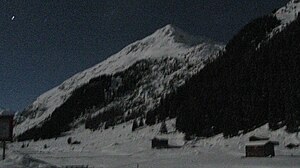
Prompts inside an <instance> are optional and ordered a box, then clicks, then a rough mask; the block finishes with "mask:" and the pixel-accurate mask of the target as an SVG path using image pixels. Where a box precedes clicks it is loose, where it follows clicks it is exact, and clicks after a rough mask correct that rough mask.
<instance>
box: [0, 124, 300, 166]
mask: <svg viewBox="0 0 300 168" xmlns="http://www.w3.org/2000/svg"><path fill="white" fill-rule="evenodd" d="M167 125H168V129H169V132H171V133H169V134H167V135H159V133H158V130H159V125H156V126H153V127H145V128H142V129H140V130H137V131H135V132H131V123H126V124H122V125H119V126H116V127H115V128H114V129H112V128H110V129H108V130H102V131H100V130H99V131H95V132H92V131H89V130H85V129H84V128H82V127H80V128H78V129H77V130H75V131H72V132H69V133H68V134H67V135H65V136H63V137H59V138H57V139H50V140H43V141H37V142H24V143H23V142H20V143H13V144H10V145H9V150H10V152H9V153H8V159H7V160H6V161H0V168H18V167H20V168H25V167H30V168H31V167H32V168H33V167H40V168H42V167H45V168H47V167H54V166H56V167H62V166H66V165H89V167H94V168H136V167H139V168H196V167H197V168H199V167H200V168H296V167H297V168H298V167H299V166H300V150H299V149H292V150H289V149H286V148H285V147H284V145H286V144H287V143H299V138H298V135H296V134H287V133H286V132H284V130H283V129H280V130H278V131H274V132H270V131H268V129H267V126H263V127H261V128H259V129H257V130H255V131H253V132H251V133H249V134H246V135H241V136H239V137H234V138H231V139H224V138H223V137H222V135H218V136H215V137H212V138H208V139H199V140H197V141H190V142H187V143H184V141H183V134H181V133H178V132H175V131H174V127H173V125H174V121H173V120H172V121H169V122H168V123H167ZM254 134H255V135H264V136H269V137H271V139H272V140H278V141H279V142H280V145H279V146H277V147H276V148H275V153H276V156H275V157H271V158H245V157H244V156H245V151H244V148H245V143H246V142H247V139H248V138H249V136H251V135H254ZM154 136H159V137H164V138H168V139H169V140H170V144H171V145H174V146H181V148H168V149H151V139H152V138H153V137H154ZM69 137H72V140H73V141H75V140H77V141H80V142H81V143H80V144H78V145H69V144H68V143H67V139H68V138H69ZM23 144H24V145H25V148H21V146H22V145H23ZM27 145H29V146H28V147H26V146H27ZM46 146H47V147H46ZM12 150H13V151H14V152H13V153H12V152H11V151H12ZM33 158H34V159H33ZM14 164H15V165H17V166H12V165H14Z"/></svg>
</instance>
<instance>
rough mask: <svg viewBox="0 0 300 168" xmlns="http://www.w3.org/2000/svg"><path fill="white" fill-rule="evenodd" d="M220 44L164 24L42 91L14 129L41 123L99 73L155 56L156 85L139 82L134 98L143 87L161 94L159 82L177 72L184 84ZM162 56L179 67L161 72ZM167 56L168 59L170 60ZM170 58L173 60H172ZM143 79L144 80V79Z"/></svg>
mask: <svg viewBox="0 0 300 168" xmlns="http://www.w3.org/2000/svg"><path fill="white" fill-rule="evenodd" d="M222 48H223V46H222V45H218V44H215V43H213V42H209V41H206V40H203V39H199V38H195V37H192V36H190V35H188V34H187V33H184V32H183V31H182V30H180V29H179V28H176V27H173V26H171V25H167V26H165V27H163V28H161V29H159V30H157V31H156V32H155V33H153V34H152V35H150V36H148V37H146V38H144V39H142V40H140V41H137V42H134V43H132V44H130V45H129V46H127V47H125V48H124V49H122V50H121V51H120V52H118V53H116V54H115V55H112V56H111V57H109V58H108V59H107V60H105V61H103V62H101V63H100V64H97V65H95V66H94V67H92V68H89V69H87V70H85V71H83V72H80V73H78V74H76V75H74V76H73V77H71V78H70V79H68V80H66V81H65V82H63V83H62V84H61V85H59V86H58V87H56V88H53V89H51V90H49V91H48V92H46V93H44V94H42V95H41V96H40V97H38V98H37V100H36V101H35V102H33V104H32V105H30V106H29V107H28V108H27V109H25V110H24V112H23V113H21V114H20V116H19V118H21V121H19V124H18V125H17V126H16V127H15V133H16V135H20V134H22V133H24V132H25V131H27V130H29V129H31V128H33V127H36V126H37V127H41V126H42V125H43V122H44V121H45V119H47V118H48V119H49V117H51V114H52V113H53V111H55V109H57V108H59V107H60V106H61V105H62V104H64V102H66V101H67V100H68V98H69V97H70V96H71V95H72V93H73V92H74V90H76V89H77V88H80V87H81V86H83V85H85V84H87V83H88V82H89V81H90V80H91V79H94V78H96V77H99V76H102V75H115V74H117V73H120V72H124V71H126V70H127V69H128V68H130V67H131V66H133V65H135V64H137V63H138V62H139V61H143V60H149V61H152V62H153V60H154V63H158V64H159V66H158V67H155V66H153V67H152V72H154V73H155V74H154V73H150V75H148V76H151V75H152V77H151V78H150V77H149V79H151V80H154V81H152V83H153V85H151V86H156V87H155V89H153V88H151V86H150V88H147V87H145V86H140V88H137V90H139V91H138V92H137V90H135V94H137V95H136V97H135V98H137V97H140V93H142V92H143V91H144V90H143V89H150V90H152V91H153V92H155V93H156V94H158V95H159V96H160V94H162V93H163V92H164V89H165V88H164V86H163V85H161V84H162V83H165V84H168V86H169V85H173V84H172V83H173V82H174V81H173V80H172V79H174V77H175V76H179V77H182V79H179V80H178V81H175V82H174V83H176V84H177V85H178V86H179V85H181V84H183V83H184V79H186V78H187V77H189V76H190V75H192V74H194V73H196V72H198V71H199V70H200V69H202V68H203V66H204V62H205V61H208V60H209V59H213V58H214V57H216V55H217V53H218V52H219V51H220V50H221V49H222ZM164 59H167V64H172V65H174V64H176V62H179V65H180V70H178V71H176V72H174V73H172V74H169V75H166V74H164V72H163V71H161V70H165V69H166V68H163V67H164V63H165V62H164V61H163V60H164ZM155 60H157V62H155ZM168 60H170V61H171V63H170V62H169V61H168ZM172 61H173V62H175V63H172ZM157 78H159V79H157ZM114 81H115V83H117V84H116V85H120V83H122V79H121V80H120V79H115V80H114ZM156 82H157V83H156ZM144 83H145V84H147V82H145V81H144ZM111 87H114V86H111ZM115 87H118V86H115ZM170 89H171V88H170ZM157 90H159V91H157ZM136 92H137V93H136ZM146 92H147V91H144V93H145V94H147V93H146ZM144 97H147V96H144ZM156 97H157V95H156ZM127 98H128V97H127ZM150 99H151V97H150ZM124 100H126V98H124ZM155 102H159V99H156V100H155ZM123 103H124V102H123ZM149 104H151V102H149Z"/></svg>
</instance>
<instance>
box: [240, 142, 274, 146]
mask: <svg viewBox="0 0 300 168" xmlns="http://www.w3.org/2000/svg"><path fill="white" fill-rule="evenodd" d="M267 143H271V142H270V141H250V142H248V143H246V146H264V145H266V144H267Z"/></svg>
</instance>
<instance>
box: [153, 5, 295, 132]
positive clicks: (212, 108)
mask: <svg viewBox="0 0 300 168" xmlns="http://www.w3.org/2000/svg"><path fill="white" fill-rule="evenodd" d="M299 3H300V2H299V1H291V2H289V3H288V4H287V5H286V6H285V7H283V8H280V9H279V10H278V11H277V12H275V14H270V15H267V16H264V17H261V18H258V19H255V20H253V21H252V22H251V23H249V24H247V25H246V26H245V27H244V28H243V29H242V30H241V31H240V32H239V33H238V34H237V35H236V36H234V37H233V39H232V40H230V41H229V43H228V44H227V45H226V47H225V51H224V52H223V54H221V55H220V57H218V58H217V59H216V60H215V61H214V62H212V63H210V64H208V65H207V66H206V67H205V68H204V69H203V70H202V71H201V72H199V73H198V74H197V75H195V76H193V77H192V78H191V79H190V80H188V82H186V84H185V85H184V86H182V87H180V89H178V90H177V92H176V94H171V95H169V96H167V98H166V99H165V101H164V104H163V106H162V107H161V108H160V109H162V110H161V111H160V112H158V113H166V114H167V115H166V116H169V115H170V112H171V113H173V114H171V115H176V116H178V117H177V122H176V126H177V129H178V130H181V131H183V132H186V133H187V134H196V135H198V136H212V135H215V134H219V133H224V136H225V137H232V136H236V135H239V134H241V133H247V132H249V131H251V130H253V129H255V128H257V127H259V126H261V125H264V124H266V123H268V124H269V127H270V129H271V130H276V129H278V128H281V127H283V126H287V127H286V130H287V131H288V132H297V131H299V124H300V118H299V116H300V115H299V111H300V106H299V105H300V103H299V100H300V98H299V95H300V90H299V87H298V86H300V83H299V81H300V80H299V77H300V75H299V69H300V68H299V65H300V59H299V58H300V57H299V53H300V50H299V49H300V47H299V44H300V41H299V39H300V32H299V30H300V18H299V17H295V16H297V15H295V13H296V14H297V12H298V11H299ZM170 108H171V109H170Z"/></svg>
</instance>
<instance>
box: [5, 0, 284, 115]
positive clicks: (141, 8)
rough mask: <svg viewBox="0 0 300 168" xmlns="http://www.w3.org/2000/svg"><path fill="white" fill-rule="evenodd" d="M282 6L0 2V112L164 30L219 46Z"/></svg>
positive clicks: (226, 0) (217, 0) (201, 0)
mask: <svg viewBox="0 0 300 168" xmlns="http://www.w3.org/2000/svg"><path fill="white" fill-rule="evenodd" d="M286 2H287V0H263V1H262V0H181V1H180V0H156V1H155V0H148V1H145V0H106V1H104V0H98V1H97V0H42V1H41V0H0V106H3V107H7V108H10V109H13V110H22V109H23V108H24V107H26V106H27V105H28V104H29V103H31V102H32V101H34V100H35V98H36V97H37V96H39V95H40V94H42V93H43V92H45V91H47V90H49V89H51V88H53V87H55V86H57V85H58V84H60V83H61V82H63V81H64V80H65V79H67V78H68V77H70V76H72V75H73V74H75V73H77V72H79V71H82V70H84V69H86V68H89V67H91V66H92V65H94V64H96V63H99V62H101V61H102V60H103V59H105V58H107V57H108V56H110V55H111V54H113V53H116V52H117V51H119V50H120V49H122V48H123V47H124V46H126V45H128V44H129V43H131V42H134V41H135V40H138V39H141V38H143V37H145V36H147V35H149V34H151V33H152V32H154V31H155V30H156V29H158V28H160V27H163V26H165V25H166V24H169V23H172V24H174V25H176V26H177V27H180V28H181V29H183V30H185V31H186V32H189V33H191V34H194V35H199V36H205V37H208V38H211V39H214V40H216V41H221V42H224V43H226V42H227V41H228V40H229V39H230V38H231V37H232V36H233V35H234V34H235V33H236V32H237V31H238V30H239V29H240V28H241V27H242V26H243V25H245V24H246V23H248V22H249V21H250V20H251V19H253V18H256V17H258V16H262V15H264V14H268V13H270V12H272V10H273V9H275V8H278V7H281V6H283V5H284V4H285V3H286ZM13 16H14V19H12V17H13Z"/></svg>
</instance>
